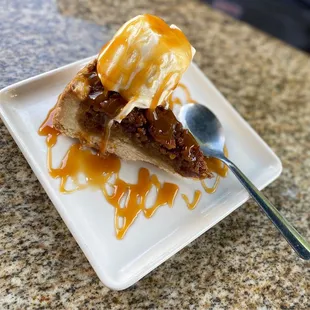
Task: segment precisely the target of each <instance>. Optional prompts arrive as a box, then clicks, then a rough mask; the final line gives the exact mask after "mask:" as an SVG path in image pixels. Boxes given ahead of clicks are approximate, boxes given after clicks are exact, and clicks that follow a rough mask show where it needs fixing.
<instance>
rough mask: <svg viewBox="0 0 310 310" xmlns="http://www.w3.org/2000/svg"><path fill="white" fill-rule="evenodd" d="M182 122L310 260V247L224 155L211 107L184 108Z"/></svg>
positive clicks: (222, 132)
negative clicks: (225, 166) (228, 169)
mask: <svg viewBox="0 0 310 310" xmlns="http://www.w3.org/2000/svg"><path fill="white" fill-rule="evenodd" d="M180 120H181V123H182V124H183V126H184V127H185V128H187V129H188V130H189V131H190V132H191V133H192V135H193V136H194V137H195V138H196V140H197V142H198V143H199V145H200V148H201V150H202V152H203V153H204V154H205V155H206V156H209V157H215V158H218V159H219V160H221V161H222V162H223V163H224V164H225V165H227V166H228V167H229V168H230V170H231V171H232V172H233V173H234V175H235V176H236V177H237V179H238V180H239V181H240V183H241V184H242V185H243V186H244V188H245V189H246V190H247V191H248V192H249V194H250V195H251V196H252V197H253V198H254V200H255V201H256V202H257V203H258V205H259V206H260V207H261V208H262V209H263V210H264V212H265V213H266V215H267V216H268V217H269V219H270V220H271V221H272V223H273V224H274V225H275V226H276V227H277V228H278V230H279V231H280V232H281V234H282V235H283V237H284V238H285V239H286V240H287V242H288V243H289V244H290V245H291V247H292V248H293V249H294V250H295V251H296V253H297V254H298V255H299V256H300V257H301V258H302V259H305V260H310V244H309V243H308V242H307V241H306V240H305V239H304V238H303V237H302V236H301V235H300V234H299V233H298V231H297V230H296V229H295V228H294V227H293V226H292V225H291V224H290V223H289V222H288V221H287V220H286V219H285V218H284V217H283V216H282V215H281V213H280V212H279V211H278V210H277V209H276V208H275V207H274V206H273V205H272V203H271V202H270V201H269V200H268V199H267V198H266V197H265V196H264V195H263V194H262V193H261V192H260V191H259V190H258V189H257V188H256V187H255V186H254V184H253V183H252V182H251V181H250V180H249V179H248V178H247V177H246V176H245V175H244V174H243V173H242V172H241V171H240V170H239V168H238V167H237V166H236V165H235V164H234V163H232V162H231V161H230V160H229V159H228V158H227V157H226V156H225V155H224V153H223V148H224V143H225V136H224V130H223V127H222V125H221V123H220V122H219V120H218V119H217V117H216V116H215V115H214V114H213V113H212V112H211V111H210V110H209V109H208V108H207V107H205V106H203V105H201V104H187V105H184V106H183V107H182V108H181V111H180Z"/></svg>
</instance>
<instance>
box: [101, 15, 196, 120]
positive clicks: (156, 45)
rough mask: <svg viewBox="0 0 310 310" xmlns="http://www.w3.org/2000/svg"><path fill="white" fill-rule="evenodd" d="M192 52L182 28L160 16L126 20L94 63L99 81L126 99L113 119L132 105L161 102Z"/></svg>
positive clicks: (147, 105) (155, 104)
mask: <svg viewBox="0 0 310 310" xmlns="http://www.w3.org/2000/svg"><path fill="white" fill-rule="evenodd" d="M194 53H195V50H194V48H193V47H192V46H191V45H190V43H189V42H188V40H187V38H186V37H185V35H184V34H183V32H182V31H181V30H180V29H179V28H178V27H176V26H174V25H171V26H169V25H167V24H166V23H165V22H164V21H163V20H162V19H160V18H159V17H156V16H153V15H148V14H145V15H139V16H136V17H135V18H133V19H131V20H129V21H128V22H127V23H125V24H124V25H123V26H122V27H121V28H120V29H119V30H118V31H117V33H116V34H115V36H114V37H113V38H112V40H111V41H110V42H109V43H108V44H106V45H105V46H104V47H103V48H102V50H101V52H100V54H99V56H98V63H97V72H98V75H99V78H100V80H101V82H102V85H103V86H104V87H105V88H106V89H108V90H110V91H116V92H118V93H120V94H121V96H122V97H123V98H124V99H126V100H127V101H128V103H127V104H126V106H125V107H124V108H123V110H122V111H121V112H120V114H119V115H118V116H117V117H116V120H117V121H120V120H122V119H123V118H124V117H125V116H126V115H127V114H128V113H130V112H131V110H132V109H133V108H135V107H138V108H145V109H146V108H151V109H155V108H156V106H157V105H160V104H164V101H165V99H166V98H167V97H168V96H169V95H170V93H171V92H172V91H173V90H174V89H175V87H176V86H177V84H178V83H179V81H180V79H181V77H182V75H183V73H184V72H185V71H186V69H187V68H188V66H189V64H190V62H191V60H192V58H193V55H194Z"/></svg>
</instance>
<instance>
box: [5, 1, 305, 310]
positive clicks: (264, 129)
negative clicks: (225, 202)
mask: <svg viewBox="0 0 310 310" xmlns="http://www.w3.org/2000/svg"><path fill="white" fill-rule="evenodd" d="M144 12H150V13H153V14H157V15H159V16H161V17H163V18H164V19H166V21H167V22H169V23H174V24H176V25H178V26H179V27H180V28H182V30H184V32H185V33H186V34H187V36H188V37H189V39H190V41H191V42H192V44H193V46H195V48H196V49H197V54H196V56H195V61H196V62H197V63H198V65H199V66H200V67H201V68H202V70H203V71H204V72H205V73H206V74H207V75H208V77H209V78H210V79H211V80H212V81H213V82H214V83H215V85H216V86H217V87H218V88H219V89H220V91H221V92H222V93H223V94H224V95H225V96H226V98H227V99H228V100H229V101H230V102H231V104H232V105H233V106H234V107H235V108H236V109H237V110H238V111H239V112H240V114H241V115H242V116H243V117H244V118H245V119H246V120H247V121H248V122H249V123H250V125H251V126H253V128H254V129H255V130H256V131H257V132H258V133H259V134H260V135H261V136H262V138H263V139H264V140H265V141H266V142H267V143H268V144H269V145H270V146H271V147H272V148H273V150H274V151H275V152H276V153H277V154H278V156H279V157H280V158H281V160H282V163H283V173H282V175H281V176H280V177H279V179H277V180H276V181H275V182H274V183H272V184H271V185H270V186H268V188H267V189H266V190H264V192H265V194H266V195H267V196H268V197H269V198H270V200H271V201H272V202H274V203H275V204H276V205H277V206H278V207H279V208H280V210H281V212H282V213H283V214H284V215H285V216H286V217H287V218H288V219H289V220H291V221H292V222H293V223H295V225H296V226H297V227H298V229H299V230H300V231H301V233H303V234H304V235H305V236H306V237H307V238H308V239H310V191H309V188H310V126H309V124H310V74H309V72H310V60H309V57H308V56H307V55H306V54H304V53H302V52H300V51H297V50H295V49H293V48H291V47H289V46H287V45H286V44H284V43H282V42H279V41H277V40H276V39H273V38H271V37H269V36H267V35H265V34H262V33H260V32H259V31H257V30H254V29H253V28H251V27H249V26H247V25H245V24H242V23H240V22H238V21H234V20H232V19H230V18H228V17H226V16H224V15H222V14H220V13H217V12H215V11H213V10H211V9H210V8H209V7H208V6H206V5H205V4H203V3H202V2H201V1H198V0H197V1H187V0H173V1H162V0H153V1H146V0H140V1H130V0H122V1H121V0H117V1H115V0H114V1H112V0H111V1H99V0H91V1H87V0H80V1H77V0H76V1H71V0H59V1H57V2H56V1H53V0H48V1H41V0H25V1H18V0H10V1H5V0H4V1H1V2H0V29H1V32H0V36H1V41H0V46H1V50H0V68H1V79H0V88H2V87H5V86H7V85H9V84H12V83H14V82H17V81H20V80H22V79H25V78H27V77H30V76H33V75H36V74H38V73H41V72H45V71H48V70H50V69H53V68H56V67H58V66H60V65H64V64H67V63H70V62H72V61H75V60H78V59H81V58H83V57H87V56H90V55H93V54H95V53H97V52H98V50H99V49H100V47H101V45H102V44H103V43H104V42H105V41H106V40H107V39H108V38H109V37H110V36H111V35H112V34H113V33H114V31H115V30H116V29H117V28H118V27H119V26H120V25H121V24H122V23H123V22H125V21H126V20H128V19H129V18H130V17H133V16H135V15H137V14H139V13H144ZM0 193H1V195H0V212H1V216H0V278H1V280H0V308H1V309H43V308H52V309H63V308H66V309H78V308H79V309H126V308H129V309H309V308H310V296H309V295H310V264H309V262H308V263H306V262H304V261H302V260H300V259H299V258H298V257H297V256H296V255H295V254H294V253H293V252H292V250H291V249H290V247H289V246H288V245H287V243H286V241H284V240H283V239H282V237H281V236H280V235H279V233H278V232H277V231H276V230H275V228H274V227H273V226H272V225H271V224H270V223H269V221H268V220H267V218H266V217H265V216H264V215H263V214H262V213H261V212H260V210H259V208H258V207H257V206H256V205H255V204H254V202H253V201H249V202H248V203H246V204H245V205H243V206H242V207H241V208H239V209H238V210H237V211H235V212H234V213H233V214H231V215H230V216H229V217H227V218H226V219H225V220H223V221H222V222H221V223H219V224H218V225H216V226H215V227H213V228H212V229H211V230H209V231H208V232H207V233H205V234H204V235H202V236H201V237H199V238H198V239H197V240H195V241H194V242H192V243H191V244H190V245H189V246H187V247H186V248H185V249H183V250H182V251H180V252H179V253H178V254H176V255H174V256H173V257H172V258H171V259H169V260H168V261H167V262H165V263H164V264H162V265H161V266H159V267H158V268H157V269H156V270H154V271H153V272H151V274H149V275H148V276H146V277H145V278H144V279H142V280H141V281H139V282H138V283H137V284H136V285H134V286H133V287H131V288H129V289H127V290H125V291H122V292H116V291H111V290H109V289H108V288H106V287H105V286H104V285H103V284H101V283H100V282H99V279H98V278H97V276H96V274H95V273H94V271H93V270H92V268H91V266H90V265H89V263H88V261H87V260H86V258H85V256H84V255H83V253H82V251H81V250H80V248H79V247H78V246H77V244H76V242H75V240H74V239H73V237H72V236H71V234H70V233H69V231H68V229H67V228H66V226H65V224H64V223H63V221H62V220H61V218H60V216H59V215H58V213H57V211H56V209H55V208H54V207H53V205H52V203H51V202H50V200H49V199H48V197H47V195H46V194H45V192H44V190H43V189H42V187H41V186H40V184H39V182H38V181H37V179H36V177H35V176H34V174H33V173H32V171H31V169H30V168H29V166H28V164H27V162H26V160H25V159H24V157H23V156H22V154H21V153H20V151H19V149H18V147H17V146H16V144H15V143H14V141H13V139H12V137H11V136H10V134H9V133H8V131H7V129H6V128H5V127H4V125H3V123H2V122H1V121H0Z"/></svg>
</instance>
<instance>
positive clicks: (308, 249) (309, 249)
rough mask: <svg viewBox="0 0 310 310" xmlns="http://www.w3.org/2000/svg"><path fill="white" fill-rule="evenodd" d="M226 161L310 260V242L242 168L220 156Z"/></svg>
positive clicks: (252, 194)
mask: <svg viewBox="0 0 310 310" xmlns="http://www.w3.org/2000/svg"><path fill="white" fill-rule="evenodd" d="M218 158H219V159H220V160H221V161H222V162H224V163H225V164H226V165H227V166H228V167H229V168H230V170H231V171H232V172H233V173H234V175H235V176H236V177H237V178H238V180H239V181H240V182H241V184H242V185H243V186H244V187H245V189H246V190H247V191H248V192H249V194H250V195H251V196H252V197H253V198H254V200H255V201H256V202H257V203H258V204H259V206H260V207H261V208H262V209H263V210H264V212H265V213H266V215H267V216H268V217H269V219H270V220H271V221H272V223H273V224H274V225H275V226H276V227H277V229H278V230H279V231H280V233H281V234H282V235H283V237H284V238H285V239H286V240H287V242H288V243H289V244H290V245H291V247H292V248H293V249H294V250H295V252H296V253H297V254H298V255H299V256H300V257H301V258H302V259H304V260H310V244H309V243H308V242H307V241H306V240H305V239H304V238H303V237H302V236H301V235H300V234H299V232H298V231H297V230H296V229H295V228H294V227H293V226H292V225H291V224H290V223H289V222H288V221H287V220H286V219H285V218H284V217H283V216H282V215H281V213H280V212H279V211H278V210H277V209H276V208H275V207H274V206H273V205H272V203H271V202H270V201H269V200H268V199H267V198H266V197H265V196H264V195H263V194H262V193H261V192H260V191H259V190H258V189H257V188H256V187H255V185H254V184H253V183H252V182H251V181H250V180H249V179H248V178H247V177H246V176H245V175H244V174H243V173H242V172H241V171H240V169H239V168H238V167H237V166H236V165H235V164H234V163H233V162H231V161H230V160H229V159H228V158H226V157H225V156H223V155H222V156H218Z"/></svg>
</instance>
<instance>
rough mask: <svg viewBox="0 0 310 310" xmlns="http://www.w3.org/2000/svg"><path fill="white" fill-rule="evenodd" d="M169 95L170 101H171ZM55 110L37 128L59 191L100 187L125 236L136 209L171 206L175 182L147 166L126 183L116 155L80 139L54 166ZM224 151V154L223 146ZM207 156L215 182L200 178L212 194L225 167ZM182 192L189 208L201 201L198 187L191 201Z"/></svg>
mask: <svg viewBox="0 0 310 310" xmlns="http://www.w3.org/2000/svg"><path fill="white" fill-rule="evenodd" d="M180 87H182V89H183V90H184V92H185V95H186V101H187V102H193V100H189V99H191V97H190V93H189V91H188V89H187V88H186V86H185V85H183V84H181V85H180ZM171 98H172V97H171ZM171 98H170V100H171V101H170V102H172V99H171ZM173 102H174V103H176V102H180V103H177V104H182V103H181V101H180V100H179V98H174V99H173ZM54 113H55V110H54V108H53V109H52V110H50V111H49V113H48V115H47V117H46V119H45V120H44V122H43V123H42V125H41V126H40V128H39V131H38V133H39V135H41V136H46V145H47V148H48V152H47V166H48V171H49V174H50V175H51V176H52V177H53V178H55V179H57V178H59V179H60V187H59V190H60V192H62V193H66V194H68V193H72V192H75V191H77V190H82V189H85V188H87V187H92V188H94V189H100V190H101V191H102V193H103V195H104V197H105V199H106V200H107V201H108V202H109V203H110V204H111V205H112V206H113V207H114V208H115V215H114V223H115V230H116V237H117V239H122V238H123V237H124V235H125V234H126V232H127V230H128V228H129V227H130V226H131V225H132V224H133V222H134V221H135V219H136V218H137V216H138V215H139V213H141V212H142V213H143V215H144V216H145V217H146V218H150V217H152V216H153V215H154V214H155V212H156V210H157V209H158V208H159V207H161V206H164V205H168V206H169V207H170V208H171V207H172V206H173V204H174V200H175V198H176V196H177V194H178V191H179V187H178V186H177V185H176V184H173V183H168V182H160V181H159V180H158V178H157V176H156V175H151V174H150V172H149V170H148V169H146V168H141V169H140V170H139V173H138V181H137V183H136V184H130V183H127V182H125V181H124V180H122V179H121V178H120V177H119V171H120V169H121V161H120V159H119V158H117V157H116V156H114V155H107V156H105V157H102V156H99V154H98V153H96V152H94V151H93V150H90V149H89V148H85V147H84V146H83V145H82V144H80V143H76V144H73V145H72V146H71V147H70V148H69V150H68V151H67V153H66V155H65V156H64V158H63V159H62V162H61V164H60V165H59V167H57V168H53V165H52V148H53V147H54V145H55V144H56V143H57V137H58V135H59V132H58V131H57V130H56V129H55V128H53V122H52V120H53V117H54ZM224 152H225V155H227V149H226V147H225V150H224ZM206 160H207V164H208V167H209V168H210V170H211V171H213V172H215V173H216V174H217V176H216V179H215V182H214V185H213V186H212V187H210V188H209V187H207V186H206V184H205V182H204V181H201V184H202V187H203V188H204V190H205V191H206V192H207V193H210V194H211V193H214V192H215V191H216V189H217V187H218V184H219V181H220V177H225V176H226V175H227V167H226V166H224V165H223V164H222V163H221V162H220V161H219V160H217V159H214V158H208V159H206ZM81 175H83V176H84V182H80V179H81ZM113 179H114V180H113ZM70 180H71V182H72V185H73V188H72V189H68V188H67V185H68V181H70ZM153 187H154V188H155V190H156V198H155V202H154V203H152V205H151V206H147V197H148V194H149V193H150V191H151V189H152V188H153ZM181 196H182V198H183V199H184V201H185V203H186V205H187V207H188V208H189V209H191V210H192V209H194V208H195V207H196V206H197V205H198V203H199V201H200V197H201V191H199V190H196V191H195V193H194V197H193V201H192V202H190V200H189V198H188V197H187V196H186V195H185V194H182V195H181Z"/></svg>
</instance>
